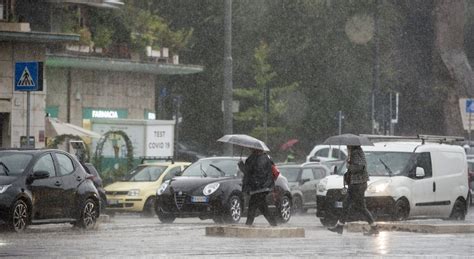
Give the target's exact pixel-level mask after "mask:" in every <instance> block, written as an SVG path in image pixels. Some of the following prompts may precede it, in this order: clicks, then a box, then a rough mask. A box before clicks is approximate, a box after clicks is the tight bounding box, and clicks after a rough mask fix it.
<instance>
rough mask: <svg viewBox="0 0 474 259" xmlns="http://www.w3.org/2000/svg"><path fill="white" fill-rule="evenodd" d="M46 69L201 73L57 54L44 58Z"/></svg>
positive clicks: (199, 69) (193, 68)
mask: <svg viewBox="0 0 474 259" xmlns="http://www.w3.org/2000/svg"><path fill="white" fill-rule="evenodd" d="M46 67H62V68H68V67H69V68H78V69H85V70H105V71H120V72H136V73H146V74H155V75H186V74H194V73H200V72H202V71H203V67H202V66H196V65H175V64H166V63H151V62H137V61H131V60H127V59H110V58H96V57H79V56H70V55H57V54H56V55H54V54H48V55H47V56H46Z"/></svg>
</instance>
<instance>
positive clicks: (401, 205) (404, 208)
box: [392, 199, 410, 221]
mask: <svg viewBox="0 0 474 259" xmlns="http://www.w3.org/2000/svg"><path fill="white" fill-rule="evenodd" d="M409 213H410V206H409V205H408V202H407V201H406V200H404V199H400V200H398V201H397V202H396V203H395V206H394V211H393V216H392V220H394V221H402V220H406V219H407V218H408V214H409Z"/></svg>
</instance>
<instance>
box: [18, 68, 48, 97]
mask: <svg viewBox="0 0 474 259" xmlns="http://www.w3.org/2000/svg"><path fill="white" fill-rule="evenodd" d="M14 84H15V91H43V62H16V63H15V82H14Z"/></svg>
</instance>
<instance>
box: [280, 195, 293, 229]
mask: <svg viewBox="0 0 474 259" xmlns="http://www.w3.org/2000/svg"><path fill="white" fill-rule="evenodd" d="M278 209H279V211H280V214H279V215H278V217H277V219H278V221H279V222H280V223H287V222H288V221H290V218H291V210H292V209H291V200H290V197H288V196H287V195H284V196H283V198H282V199H281V202H280V205H279V207H278Z"/></svg>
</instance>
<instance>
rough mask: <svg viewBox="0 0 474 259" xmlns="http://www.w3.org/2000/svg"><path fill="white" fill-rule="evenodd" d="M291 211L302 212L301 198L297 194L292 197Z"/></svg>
mask: <svg viewBox="0 0 474 259" xmlns="http://www.w3.org/2000/svg"><path fill="white" fill-rule="evenodd" d="M293 212H294V213H295V214H302V213H303V212H304V209H303V200H302V199H301V197H299V196H295V197H294V198H293Z"/></svg>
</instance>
